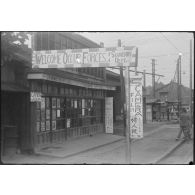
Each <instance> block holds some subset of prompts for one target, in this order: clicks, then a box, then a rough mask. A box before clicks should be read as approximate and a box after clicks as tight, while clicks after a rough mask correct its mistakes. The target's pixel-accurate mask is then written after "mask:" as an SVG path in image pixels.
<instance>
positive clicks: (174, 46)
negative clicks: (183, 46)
mask: <svg viewBox="0 0 195 195" xmlns="http://www.w3.org/2000/svg"><path fill="white" fill-rule="evenodd" d="M161 35H162V36H163V37H164V38H165V39H166V40H167V41H168V42H169V43H170V44H171V45H172V46H173V47H174V48H175V49H176V50H177V51H179V52H181V51H180V50H179V49H178V48H177V47H176V46H175V45H174V44H173V43H172V42H171V41H170V40H169V39H168V38H167V37H166V36H165V35H164V34H163V33H162V32H161Z"/></svg>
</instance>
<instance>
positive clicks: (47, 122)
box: [46, 121, 50, 131]
mask: <svg viewBox="0 0 195 195" xmlns="http://www.w3.org/2000/svg"><path fill="white" fill-rule="evenodd" d="M49 130H50V121H46V131H49Z"/></svg>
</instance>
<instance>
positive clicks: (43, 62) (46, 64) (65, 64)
mask: <svg viewBox="0 0 195 195" xmlns="http://www.w3.org/2000/svg"><path fill="white" fill-rule="evenodd" d="M135 58H136V47H134V46H132V47H111V48H89V49H68V50H47V51H33V55H32V68H78V67H113V66H132V67H133V66H136V63H135V61H136V60H135Z"/></svg>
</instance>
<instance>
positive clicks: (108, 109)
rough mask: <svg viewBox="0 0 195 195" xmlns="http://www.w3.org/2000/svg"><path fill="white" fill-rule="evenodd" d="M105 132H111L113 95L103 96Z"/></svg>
mask: <svg viewBox="0 0 195 195" xmlns="http://www.w3.org/2000/svg"><path fill="white" fill-rule="evenodd" d="M105 127H106V133H113V97H107V98H105Z"/></svg>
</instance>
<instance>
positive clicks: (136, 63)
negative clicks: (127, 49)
mask: <svg viewBox="0 0 195 195" xmlns="http://www.w3.org/2000/svg"><path fill="white" fill-rule="evenodd" d="M137 67H138V48H136V57H135V75H137Z"/></svg>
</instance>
